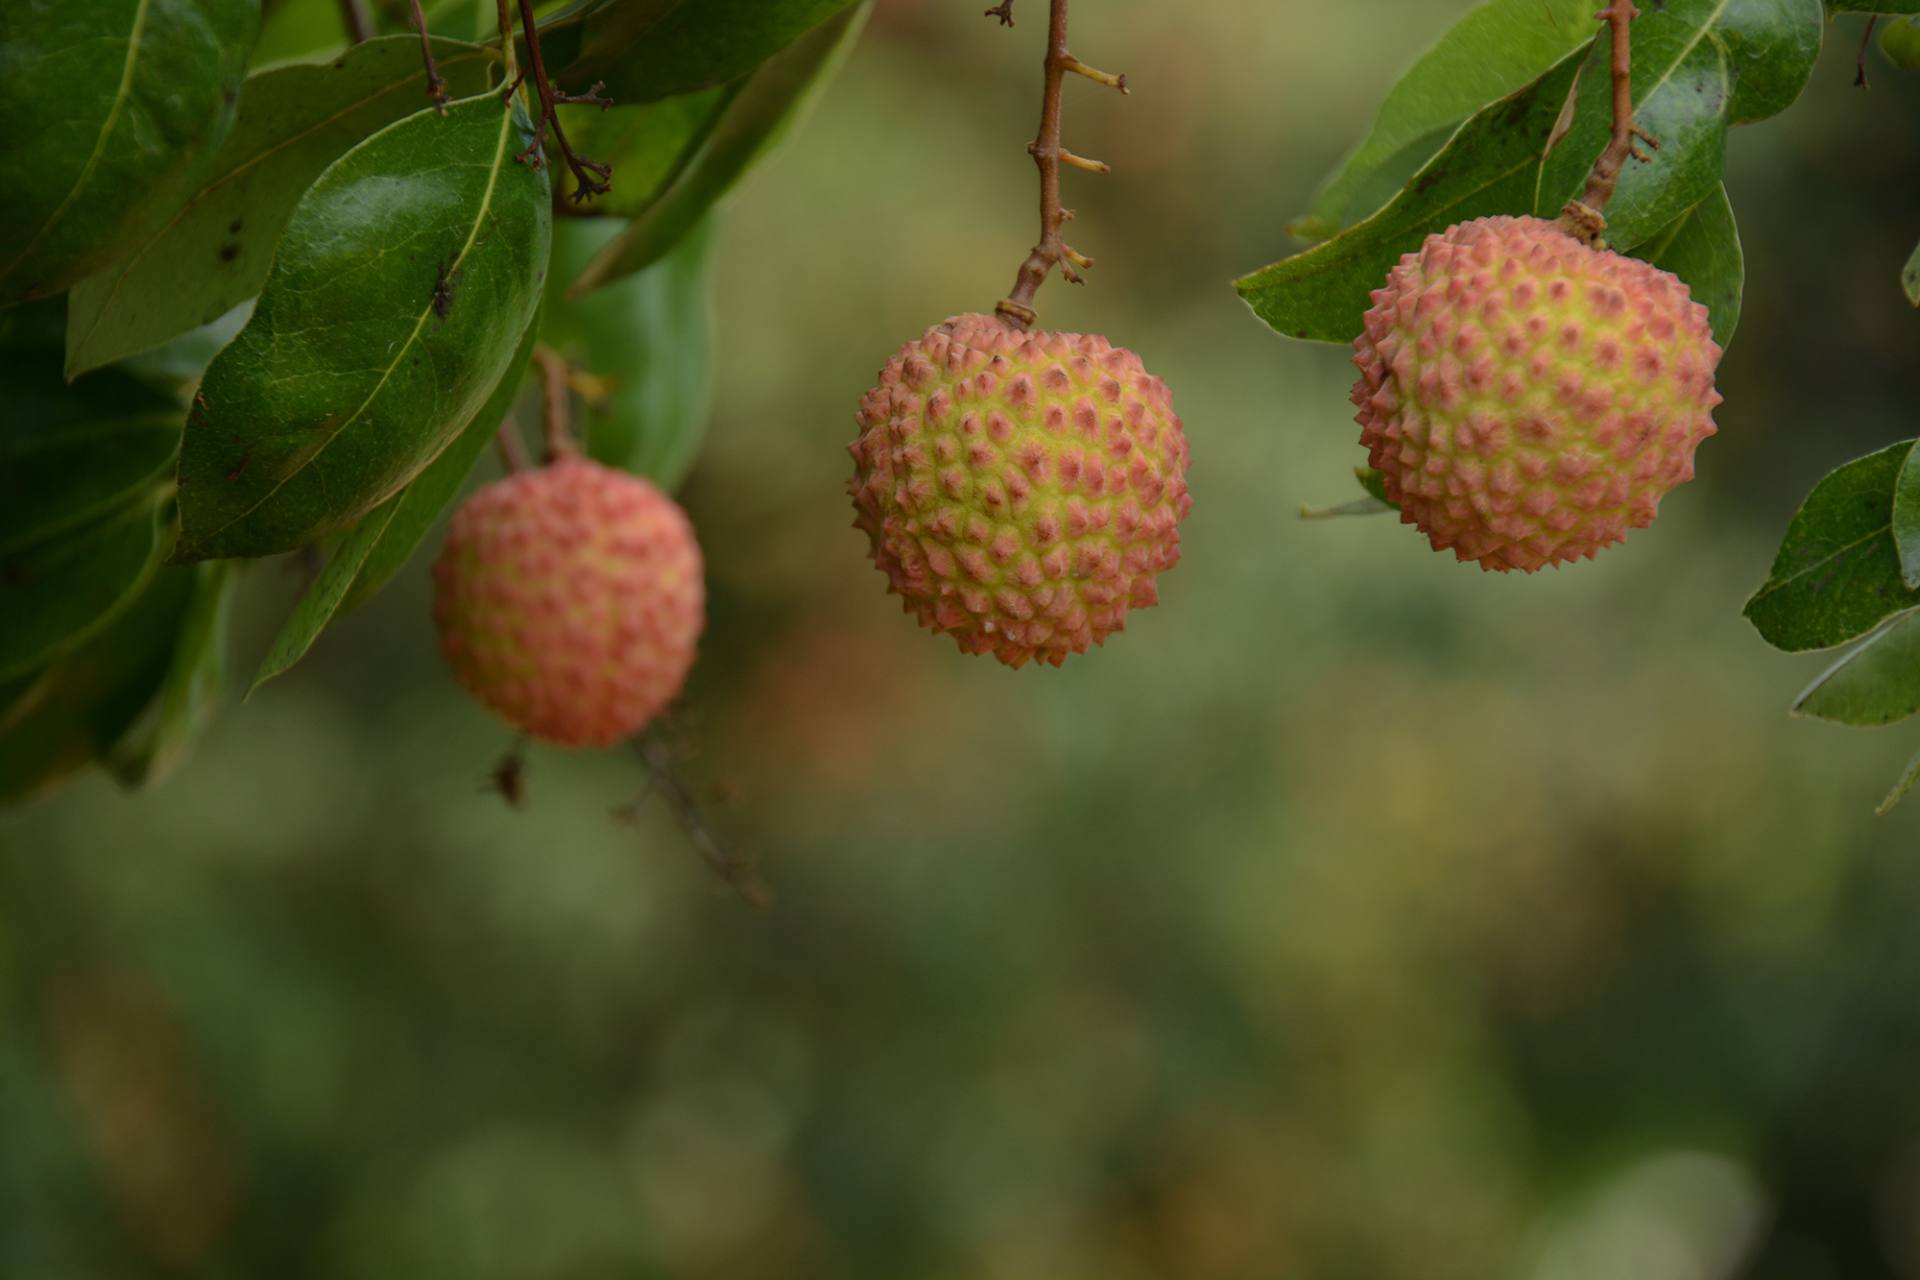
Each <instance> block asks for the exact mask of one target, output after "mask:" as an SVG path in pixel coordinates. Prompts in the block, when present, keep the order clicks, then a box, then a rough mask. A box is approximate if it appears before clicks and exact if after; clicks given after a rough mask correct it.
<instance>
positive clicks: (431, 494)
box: [336, 313, 540, 613]
mask: <svg viewBox="0 0 1920 1280" xmlns="http://www.w3.org/2000/svg"><path fill="white" fill-rule="evenodd" d="M539 336H540V316H539V314H538V313H535V315H534V318H533V319H532V320H531V321H529V322H528V324H527V329H526V332H525V333H523V334H521V336H520V345H519V346H518V347H517V348H515V349H514V353H513V359H511V360H509V361H508V362H507V371H506V373H505V374H504V375H503V376H502V377H501V379H500V382H499V384H498V385H496V386H495V387H494V389H493V394H492V395H491V396H489V397H487V403H486V404H485V405H484V406H482V407H481V410H480V412H479V413H476V414H475V415H473V421H472V422H470V423H468V424H467V429H466V430H465V431H462V432H461V433H460V437H459V439H457V440H455V441H454V442H453V443H452V444H450V445H448V446H447V447H446V448H445V449H442V450H441V451H440V456H439V457H437V458H435V459H434V460H433V465H431V466H429V467H428V468H427V469H426V470H425V471H422V472H421V473H420V474H419V475H418V476H416V477H414V481H413V483H412V484H410V485H408V486H407V487H406V489H405V490H403V491H402V492H401V494H400V495H399V496H398V497H396V498H394V499H393V503H394V506H395V508H396V510H395V511H394V513H393V519H392V520H390V521H389V522H388V523H387V529H386V532H385V533H384V534H382V535H381V537H380V540H379V541H378V542H377V543H375V544H374V547H373V550H371V551H369V552H368V553H367V557H366V561H365V563H363V564H362V565H361V566H360V573H359V576H357V577H356V578H354V580H353V586H352V588H351V589H350V590H349V591H348V592H347V596H346V599H345V600H343V601H341V603H340V608H339V609H338V610H337V611H336V612H339V613H345V612H347V611H348V610H351V609H354V608H357V607H358V606H359V604H360V602H361V601H363V600H365V599H366V598H367V597H368V596H371V595H372V594H373V593H374V592H376V591H378V590H379V589H380V588H381V587H384V586H386V585H387V583H389V582H391V581H392V580H393V576H394V575H395V574H397V573H399V572H400V570H401V568H402V567H404V566H405V565H406V563H407V561H409V560H411V559H412V558H413V553H414V551H415V549H416V548H418V547H419V545H420V542H421V539H423V538H425V537H426V536H427V530H429V529H431V528H432V527H433V524H434V521H436V520H438V519H439V518H440V513H441V512H442V511H444V510H446V506H447V504H448V503H449V502H452V501H453V499H454V495H456V494H457V493H459V492H460V486H461V485H462V484H464V483H465V482H466V478H467V473H468V472H470V471H472V470H473V464H474V463H475V462H477V461H479V459H480V455H481V454H482V453H485V452H486V449H487V445H488V444H489V443H491V442H492V440H493V437H494V433H495V432H497V431H499V429H500V424H501V423H502V422H504V421H505V420H506V417H507V415H508V414H509V413H511V412H512V411H513V402H514V399H515V397H517V396H518V395H519V394H520V383H521V380H522V378H523V377H524V376H525V374H526V369H527V362H528V361H530V360H531V359H533V346H534V343H535V342H536V341H537V340H538V339H539Z"/></svg>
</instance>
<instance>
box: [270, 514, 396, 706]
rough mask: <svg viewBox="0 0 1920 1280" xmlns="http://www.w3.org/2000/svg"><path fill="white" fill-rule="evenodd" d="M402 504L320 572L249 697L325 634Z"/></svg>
mask: <svg viewBox="0 0 1920 1280" xmlns="http://www.w3.org/2000/svg"><path fill="white" fill-rule="evenodd" d="M401 496H404V495H401ZM400 502H401V497H400V496H396V497H394V498H392V499H390V500H389V501H388V502H387V503H386V504H385V505H383V506H381V507H380V508H379V509H377V510H376V511H374V512H373V513H372V514H370V515H368V516H367V517H366V519H364V520H362V521H361V522H360V523H359V524H357V525H355V526H354V527H353V532H351V533H349V534H348V535H347V536H346V537H344V538H342V539H341V540H340V545H339V546H338V547H336V548H334V552H333V558H332V559H330V560H328V561H327V567H326V568H324V569H322V570H321V571H320V575H319V576H318V577H316V578H315V579H314V580H313V585H312V586H310V587H308V588H307V592H306V594H305V595H303V596H301V597H300V603H299V604H297V605H295V606H294V610H293V616H292V617H290V618H288V619H287V621H286V624H285V625H284V626H282V627H281V628H280V634H279V635H278V636H276V637H274V641H273V646H272V648H270V649H268V650H267V656H266V657H265V658H263V659H262V660H261V662H260V670H259V671H257V672H255V673H254V677H253V685H252V687H251V688H249V689H248V690H247V693H248V696H249V697H251V696H252V693H253V690H254V689H258V688H259V687H260V686H261V685H263V684H265V683H266V682H267V681H269V680H271V679H273V678H274V677H275V676H277V675H279V674H280V673H281V672H283V671H285V670H287V669H288V668H289V667H291V666H293V664H294V663H296V662H298V661H300V659H302V658H304V657H305V656H306V654H307V650H308V649H311V648H312V647H313V642H314V641H315V640H316V639H318V638H319V635H320V633H321V631H323V630H325V629H326V625H327V623H329V622H331V621H332V620H333V615H334V612H335V611H336V610H338V609H339V607H340V602H341V601H342V600H344V599H346V596H347V589H348V588H349V587H351V586H353V583H354V579H355V578H357V577H359V576H360V570H361V568H362V567H363V566H365V564H366V563H367V557H368V556H369V555H371V554H372V553H373V549H374V547H375V546H377V545H378V544H379V542H380V539H381V538H383V537H385V536H386V532H387V528H388V526H389V525H391V524H392V523H393V517H394V513H395V512H397V511H398V510H399V509H400Z"/></svg>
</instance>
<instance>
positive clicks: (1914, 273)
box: [1900, 246, 1920, 307]
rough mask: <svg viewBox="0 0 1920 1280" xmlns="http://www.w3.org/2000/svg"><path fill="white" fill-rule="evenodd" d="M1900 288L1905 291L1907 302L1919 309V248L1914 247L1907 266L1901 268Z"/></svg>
mask: <svg viewBox="0 0 1920 1280" xmlns="http://www.w3.org/2000/svg"><path fill="white" fill-rule="evenodd" d="M1900 288H1901V289H1902V290H1904V291H1905V293H1906V295H1907V301H1908V302H1911V303H1912V304H1913V305H1914V306H1916V307H1920V246H1916V247H1915V249H1914V251H1913V256H1912V257H1911V258H1908V259H1907V265H1906V266H1905V267H1903V268H1901V271H1900Z"/></svg>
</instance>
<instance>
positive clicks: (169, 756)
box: [104, 560, 235, 787]
mask: <svg viewBox="0 0 1920 1280" xmlns="http://www.w3.org/2000/svg"><path fill="white" fill-rule="evenodd" d="M175 575H178V576H180V577H183V578H186V579H189V580H190V582H191V590H190V591H189V593H188V596H187V600H186V603H185V606H184V608H183V609H182V610H181V616H180V617H179V619H178V620H177V622H176V623H175V624H174V627H173V630H172V641H173V644H172V650H171V653H170V654H169V657H168V660H167V668H166V673H165V675H164V676H163V678H162V679H161V681H160V685H159V687H158V688H157V689H155V690H154V692H153V695H152V697H150V698H149V699H148V700H147V704H146V706H145V707H144V708H142V709H141V712H140V714H139V716H138V717H137V718H136V719H135V720H134V722H133V723H132V724H131V725H130V726H129V727H128V728H127V731H126V732H125V733H123V734H121V735H120V736H119V737H118V738H116V739H114V741H113V745H112V747H111V748H110V749H109V750H108V751H107V753H106V757H105V760H104V763H105V764H106V766H107V768H108V769H109V770H111V771H112V773H113V776H114V777H116V778H118V779H119V780H120V782H121V783H122V784H123V785H125V786H129V787H137V786H144V785H146V784H147V783H150V782H156V781H158V780H159V779H161V778H163V777H165V776H166V775H167V774H168V773H170V772H172V770H173V769H174V767H175V766H177V765H178V764H179V763H180V762H181V760H182V759H184V758H185V756H186V754H187V751H188V749H189V748H190V747H191V746H192V745H193V740H194V738H195V737H197V736H198V735H199V733H200V730H201V729H202V728H203V727H204V726H205V724H206V721H207V719H208V717H209V715H210V714H211V712H212V710H213V707H214V704H215V703H216V702H217V701H218V700H219V697H220V692H221V686H222V685H223V684H224V682H225V679H226V670H227V640H226V625H227V610H228V604H229V601H230V600H231V598H232V590H231V588H232V586H233V580H234V576H235V574H234V569H233V564H232V562H231V561H227V560H212V561H209V562H207V563H206V564H197V565H169V566H167V567H165V568H163V569H161V570H160V572H159V575H158V576H159V577H172V576H175Z"/></svg>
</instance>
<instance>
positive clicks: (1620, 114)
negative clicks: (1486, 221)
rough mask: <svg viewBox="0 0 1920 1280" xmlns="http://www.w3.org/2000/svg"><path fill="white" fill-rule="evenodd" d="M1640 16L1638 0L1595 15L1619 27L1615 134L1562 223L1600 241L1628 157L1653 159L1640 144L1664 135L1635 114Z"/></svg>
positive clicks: (1654, 143)
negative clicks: (1655, 132)
mask: <svg viewBox="0 0 1920 1280" xmlns="http://www.w3.org/2000/svg"><path fill="white" fill-rule="evenodd" d="M1639 16H1640V10H1638V9H1636V8H1635V7H1634V6H1633V0H1612V3H1610V4H1608V5H1607V7H1606V8H1604V9H1602V10H1601V11H1600V12H1599V13H1597V14H1595V15H1594V17H1595V18H1597V19H1600V20H1601V21H1604V22H1605V23H1606V24H1607V25H1608V27H1609V28H1611V30H1612V32H1613V60H1612V66H1611V70H1612V74H1613V136H1612V137H1611V138H1610V139H1608V141H1607V146H1606V149H1605V150H1603V151H1602V152H1601V153H1600V158H1599V159H1598V160H1596V161H1594V162H1593V172H1592V173H1591V174H1589V175H1588V177H1587V187H1586V190H1585V191H1584V192H1582V193H1581V195H1580V198H1579V199H1577V200H1573V201H1570V202H1568V204H1567V207H1566V208H1565V209H1564V210H1562V211H1561V214H1560V226H1561V227H1562V229H1564V230H1566V231H1568V232H1570V233H1572V234H1573V235H1575V236H1577V237H1579V238H1580V239H1581V240H1583V241H1585V242H1586V243H1587V244H1597V243H1599V240H1600V234H1601V232H1603V231H1605V230H1606V228H1607V220H1606V217H1605V214H1606V209H1607V202H1608V201H1609V200H1611V199H1613V193H1614V189H1615V188H1616V187H1618V186H1619V185H1620V171H1621V170H1622V169H1624V168H1625V167H1626V164H1627V160H1628V159H1629V158H1633V159H1637V160H1642V161H1645V160H1650V159H1652V157H1651V156H1649V155H1648V154H1647V153H1646V152H1644V151H1642V150H1640V147H1639V144H1640V143H1642V142H1644V143H1646V144H1647V145H1648V146H1650V147H1654V148H1656V149H1657V148H1658V147H1659V146H1660V142H1659V140H1658V139H1657V138H1655V137H1654V136H1653V135H1652V134H1650V133H1648V132H1647V131H1646V130H1644V129H1642V128H1641V127H1640V126H1639V125H1638V124H1636V123H1635V122H1634V118H1633V34H1632V33H1633V20H1634V19H1635V18H1637V17H1639Z"/></svg>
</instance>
